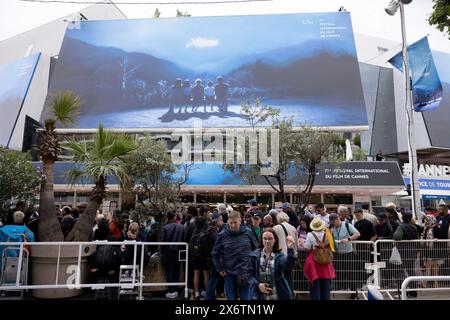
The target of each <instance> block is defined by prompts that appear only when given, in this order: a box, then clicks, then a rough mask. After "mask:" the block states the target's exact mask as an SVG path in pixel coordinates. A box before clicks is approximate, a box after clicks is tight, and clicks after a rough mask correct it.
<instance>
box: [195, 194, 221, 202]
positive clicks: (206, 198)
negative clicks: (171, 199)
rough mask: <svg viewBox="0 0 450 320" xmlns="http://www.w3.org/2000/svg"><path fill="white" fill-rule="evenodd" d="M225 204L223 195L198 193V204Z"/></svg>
mask: <svg viewBox="0 0 450 320" xmlns="http://www.w3.org/2000/svg"><path fill="white" fill-rule="evenodd" d="M218 202H223V193H197V203H218Z"/></svg>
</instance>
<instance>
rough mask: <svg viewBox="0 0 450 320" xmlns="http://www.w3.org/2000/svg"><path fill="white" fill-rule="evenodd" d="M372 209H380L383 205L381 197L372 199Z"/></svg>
mask: <svg viewBox="0 0 450 320" xmlns="http://www.w3.org/2000/svg"><path fill="white" fill-rule="evenodd" d="M371 202H372V207H380V206H381V205H382V204H381V196H373V197H372V201H371Z"/></svg>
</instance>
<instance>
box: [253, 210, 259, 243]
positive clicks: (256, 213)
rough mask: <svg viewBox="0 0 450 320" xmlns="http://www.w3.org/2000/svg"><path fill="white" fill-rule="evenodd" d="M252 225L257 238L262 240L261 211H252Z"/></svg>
mask: <svg viewBox="0 0 450 320" xmlns="http://www.w3.org/2000/svg"><path fill="white" fill-rule="evenodd" d="M251 214H252V225H251V229H252V231H253V234H254V235H255V238H256V240H257V241H258V242H259V241H260V240H261V216H262V212H261V211H252V212H251Z"/></svg>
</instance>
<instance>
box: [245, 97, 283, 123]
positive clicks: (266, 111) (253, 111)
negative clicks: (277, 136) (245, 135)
mask: <svg viewBox="0 0 450 320" xmlns="http://www.w3.org/2000/svg"><path fill="white" fill-rule="evenodd" d="M241 113H242V114H244V115H245V116H246V121H247V123H248V124H249V125H250V126H251V127H252V128H253V130H254V129H255V127H256V126H257V125H259V124H263V123H264V122H266V121H267V120H269V119H271V120H272V122H273V121H274V119H275V118H276V117H278V116H279V115H280V109H275V108H272V107H269V106H267V105H262V104H261V101H260V100H259V99H258V98H256V99H255V101H254V103H253V104H252V103H250V102H249V101H245V102H242V104H241Z"/></svg>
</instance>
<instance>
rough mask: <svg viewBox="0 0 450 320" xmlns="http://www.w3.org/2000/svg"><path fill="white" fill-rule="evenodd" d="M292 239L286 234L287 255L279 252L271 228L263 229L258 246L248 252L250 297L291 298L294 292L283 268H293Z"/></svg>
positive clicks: (258, 298)
mask: <svg viewBox="0 0 450 320" xmlns="http://www.w3.org/2000/svg"><path fill="white" fill-rule="evenodd" d="M294 241H295V240H294V239H293V238H292V236H287V238H286V243H287V247H288V254H287V256H286V255H285V254H284V253H282V252H281V249H280V247H279V245H278V238H277V235H276V234H275V232H274V231H273V229H271V228H267V229H265V230H264V231H263V233H262V236H261V241H260V248H259V249H256V250H255V251H253V252H252V253H250V266H249V269H250V274H251V277H250V297H251V298H252V299H255V300H256V299H257V300H291V299H294V292H293V291H292V290H291V288H290V287H289V284H288V282H287V280H286V278H285V277H284V270H291V269H293V268H294V265H295V261H296V259H297V257H295V253H294V249H293V246H294Z"/></svg>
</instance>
